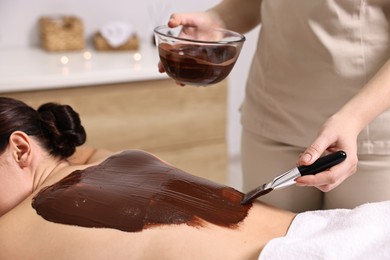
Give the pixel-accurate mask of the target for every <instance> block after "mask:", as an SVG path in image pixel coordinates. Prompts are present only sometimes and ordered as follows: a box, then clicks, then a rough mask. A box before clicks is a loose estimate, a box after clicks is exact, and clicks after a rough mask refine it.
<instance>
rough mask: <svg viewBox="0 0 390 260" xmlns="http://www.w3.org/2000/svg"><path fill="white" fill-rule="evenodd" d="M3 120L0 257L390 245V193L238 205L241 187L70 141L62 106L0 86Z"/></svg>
mask: <svg viewBox="0 0 390 260" xmlns="http://www.w3.org/2000/svg"><path fill="white" fill-rule="evenodd" d="M0 122H1V124H0V216H1V217H0V259H94V260H95V259H240V260H241V259H257V258H259V255H260V259H262V258H265V259H266V258H268V257H271V258H272V259H277V258H278V257H280V258H285V257H286V256H284V255H283V253H287V256H288V257H290V258H289V259H291V257H294V256H295V257H299V258H300V259H302V257H303V256H302V254H303V255H304V256H309V257H310V256H317V257H318V256H321V257H322V256H332V254H333V256H337V257H339V258H340V256H341V258H343V259H345V258H346V257H343V256H344V255H343V254H345V255H346V256H347V257H350V256H352V257H363V258H364V257H365V256H366V257H374V258H375V257H377V258H378V257H384V256H387V257H389V256H390V249H389V247H388V246H387V245H388V244H389V243H390V238H389V237H388V234H389V233H390V232H389V231H390V223H389V220H388V219H390V204H389V202H383V203H376V204H367V205H364V206H361V207H360V208H357V209H354V210H333V211H318V212H307V213H301V214H298V215H296V214H294V213H292V212H287V211H284V210H280V209H276V208H274V207H272V206H269V205H265V204H263V203H261V202H255V203H253V204H249V205H245V206H243V205H241V204H240V201H241V198H242V196H243V194H242V193H241V192H239V191H237V190H234V189H233V188H230V187H227V186H224V185H220V184H217V183H214V182H211V181H208V180H205V179H203V178H199V177H196V176H193V175H190V174H188V173H185V172H183V171H181V170H179V169H177V168H175V167H173V166H171V165H169V164H168V163H165V162H163V161H161V160H160V159H158V158H157V157H155V156H153V155H151V154H149V153H147V152H143V151H139V150H128V151H124V152H120V153H116V154H113V155H111V156H109V157H108V158H107V159H104V158H106V155H107V154H106V153H104V152H102V153H100V154H99V153H94V152H95V151H92V150H87V149H84V150H78V151H77V152H75V151H76V147H78V146H80V145H82V144H83V143H84V142H85V140H86V134H85V131H84V128H83V127H82V125H81V123H80V119H79V116H78V114H77V113H76V112H75V111H73V109H72V108H71V107H69V106H66V105H59V104H53V103H47V104H44V105H42V106H41V107H40V108H39V109H38V110H34V109H32V108H31V107H29V106H27V105H26V104H24V103H22V102H20V101H17V100H13V99H9V98H1V97H0ZM103 159H104V160H103ZM87 163H89V164H87ZM370 210H374V211H375V212H374V213H372V212H370ZM372 214H373V215H372ZM386 215H387V216H386ZM371 216H374V217H371ZM368 217H370V218H369V219H368ZM362 224H363V226H362ZM333 227H337V229H334V228H333ZM356 232H357V233H356ZM286 234H287V235H286ZM351 234H352V235H356V236H358V238H359V237H360V239H359V241H357V242H358V243H357V244H355V242H354V241H352V242H351V240H353V239H351ZM344 236H349V240H345V241H344V240H343V241H340V239H344ZM367 237H371V238H372V239H366V238H367ZM324 239H327V240H326V242H324V241H325V240H324ZM386 239H387V240H386ZM373 246H375V248H374V247H373ZM260 253H261V254H260ZM274 254H276V256H275V255H274ZM353 254H355V255H353ZM327 259H329V257H327Z"/></svg>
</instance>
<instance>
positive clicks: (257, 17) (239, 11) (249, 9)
mask: <svg viewBox="0 0 390 260" xmlns="http://www.w3.org/2000/svg"><path fill="white" fill-rule="evenodd" d="M261 2H262V0H245V1H242V0H225V1H222V2H221V3H219V4H218V5H216V6H215V7H213V8H211V9H210V10H208V11H207V12H210V13H214V14H215V15H216V16H218V17H219V19H220V20H221V21H223V24H224V27H225V28H228V29H230V30H233V31H236V32H240V33H246V32H248V31H250V30H252V29H253V28H255V27H256V26H257V25H259V24H260V22H261V12H260V9H261Z"/></svg>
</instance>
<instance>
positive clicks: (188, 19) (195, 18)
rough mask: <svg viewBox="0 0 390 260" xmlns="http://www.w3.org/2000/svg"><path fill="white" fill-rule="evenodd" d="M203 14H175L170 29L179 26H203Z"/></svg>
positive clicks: (170, 21)
mask: <svg viewBox="0 0 390 260" xmlns="http://www.w3.org/2000/svg"><path fill="white" fill-rule="evenodd" d="M202 17H203V13H180V14H177V13H174V14H172V15H171V17H170V18H169V21H168V26H169V27H172V28H174V27H177V26H179V25H187V26H200V25H202V24H201V23H202Z"/></svg>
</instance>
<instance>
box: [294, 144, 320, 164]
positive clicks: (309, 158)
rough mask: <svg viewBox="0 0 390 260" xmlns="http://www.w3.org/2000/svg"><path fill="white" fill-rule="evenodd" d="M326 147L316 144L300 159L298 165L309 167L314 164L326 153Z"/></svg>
mask: <svg viewBox="0 0 390 260" xmlns="http://www.w3.org/2000/svg"><path fill="white" fill-rule="evenodd" d="M325 150H326V147H323V146H321V145H320V144H319V143H317V142H314V143H313V144H312V145H310V146H309V147H308V148H307V149H306V150H305V151H304V152H303V153H302V154H301V156H300V157H299V160H298V165H309V164H312V163H314V162H315V161H316V160H317V159H318V158H320V156H321V155H322V154H323V153H324V152H325Z"/></svg>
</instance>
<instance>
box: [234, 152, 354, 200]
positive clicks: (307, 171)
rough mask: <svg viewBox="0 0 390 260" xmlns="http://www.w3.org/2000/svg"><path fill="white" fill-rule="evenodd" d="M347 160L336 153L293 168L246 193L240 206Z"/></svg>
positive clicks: (341, 153) (343, 154) (342, 155)
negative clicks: (301, 177) (297, 179)
mask: <svg viewBox="0 0 390 260" xmlns="http://www.w3.org/2000/svg"><path fill="white" fill-rule="evenodd" d="M345 158H347V154H346V153H345V152H344V151H338V152H335V153H331V154H328V155H325V156H323V157H321V158H319V159H318V160H317V161H315V162H314V163H313V164H311V165H308V166H305V165H301V166H298V167H295V168H293V169H291V170H289V171H287V172H285V173H283V174H281V175H279V176H277V177H276V178H275V179H273V181H271V182H269V183H265V184H263V185H261V186H259V187H257V188H255V189H253V190H251V191H250V192H248V193H246V194H245V195H244V197H243V199H242V200H241V204H248V203H250V202H252V201H253V200H255V199H256V198H258V197H260V196H264V195H265V194H268V193H270V192H271V191H273V190H275V189H281V188H284V187H287V186H290V185H293V184H294V183H295V179H296V178H298V177H300V176H305V175H313V174H317V173H319V172H322V171H324V170H326V169H329V168H331V167H332V166H334V165H336V164H339V163H341V162H342V161H344V160H345Z"/></svg>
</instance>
